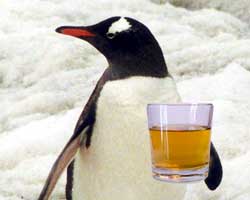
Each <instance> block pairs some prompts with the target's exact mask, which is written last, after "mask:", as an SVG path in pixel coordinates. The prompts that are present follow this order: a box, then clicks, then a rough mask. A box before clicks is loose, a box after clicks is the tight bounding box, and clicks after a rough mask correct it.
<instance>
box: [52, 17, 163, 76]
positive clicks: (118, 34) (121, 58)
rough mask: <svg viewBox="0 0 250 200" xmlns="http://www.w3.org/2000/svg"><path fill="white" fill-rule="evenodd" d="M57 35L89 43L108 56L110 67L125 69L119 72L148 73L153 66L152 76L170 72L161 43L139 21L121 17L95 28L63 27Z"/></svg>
mask: <svg viewBox="0 0 250 200" xmlns="http://www.w3.org/2000/svg"><path fill="white" fill-rule="evenodd" d="M56 32H58V33H62V34H65V35H70V36H74V37H77V38H79V39H82V40H85V41H87V42H89V43H90V44H91V45H93V46H94V47H95V48H96V49H97V50H99V51H100V52H101V53H102V54H103V55H104V56H105V57H106V59H107V61H108V62H109V66H110V67H113V68H114V69H118V68H122V69H119V71H123V72H125V71H127V72H126V73H128V71H131V70H132V71H133V72H136V73H137V74H138V73H139V74H144V71H145V70H146V71H147V70H149V69H147V68H148V67H150V66H151V69H150V71H151V74H152V72H153V74H154V73H156V74H157V76H162V75H163V74H166V73H167V67H166V64H165V61H164V58H163V54H162V51H161V49H160V47H159V44H158V42H157V41H156V39H155V38H154V36H153V35H152V33H151V32H150V30H149V29H148V28H147V27H146V26H145V25H144V24H142V23H140V22H139V21H137V20H135V19H132V18H129V17H119V16H117V17H111V18H108V19H106V20H104V21H102V22H100V23H97V24H95V25H91V26H61V27H58V28H57V29H56ZM140 65H143V68H144V69H142V68H141V67H140ZM156 66H159V67H161V68H162V70H163V71H162V70H161V72H160V71H159V70H157V68H159V67H156ZM154 67H155V69H154ZM154 71H156V72H154ZM147 73H149V74H150V72H147Z"/></svg>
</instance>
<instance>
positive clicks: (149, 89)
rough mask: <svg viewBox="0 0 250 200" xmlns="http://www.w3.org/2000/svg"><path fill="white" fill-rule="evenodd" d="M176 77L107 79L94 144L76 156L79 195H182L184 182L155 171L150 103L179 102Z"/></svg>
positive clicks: (91, 199)
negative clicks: (154, 175)
mask: <svg viewBox="0 0 250 200" xmlns="http://www.w3.org/2000/svg"><path fill="white" fill-rule="evenodd" d="M179 101H180V99H179V95H178V93H177V91H176V88H175V84H174V82H173V81H172V79H170V78H147V77H132V78H128V79H124V80H116V81H109V82H107V83H106V84H105V85H104V87H103V89H102V91H101V94H100V97H99V99H98V102H97V110H96V122H95V125H94V129H93V134H92V139H91V146H90V148H89V149H88V150H86V149H85V148H82V149H81V150H80V151H79V152H78V154H77V157H76V160H75V170H74V184H73V185H74V187H73V198H74V199H75V200H117V199H120V200H125V199H126V200H138V199H144V200H152V199H154V200H163V199H182V198H183V196H184V193H185V186H184V185H177V184H174V185H172V184H167V183H163V182H159V181H156V180H154V179H153V178H152V174H151V157H150V141H149V133H148V130H147V116H146V106H147V104H148V103H167V102H179Z"/></svg>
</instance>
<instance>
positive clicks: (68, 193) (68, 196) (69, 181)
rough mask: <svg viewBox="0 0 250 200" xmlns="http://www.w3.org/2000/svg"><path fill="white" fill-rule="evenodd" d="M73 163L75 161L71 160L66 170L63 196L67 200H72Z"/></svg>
mask: <svg viewBox="0 0 250 200" xmlns="http://www.w3.org/2000/svg"><path fill="white" fill-rule="evenodd" d="M74 161H75V160H73V161H72V162H71V163H70V164H69V166H68V168H67V183H66V188H65V194H66V199H67V200H72V189H73V173H74Z"/></svg>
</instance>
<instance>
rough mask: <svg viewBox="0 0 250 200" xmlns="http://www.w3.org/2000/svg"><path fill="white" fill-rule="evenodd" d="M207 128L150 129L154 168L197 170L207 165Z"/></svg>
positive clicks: (208, 132) (208, 136) (208, 147)
mask: <svg viewBox="0 0 250 200" xmlns="http://www.w3.org/2000/svg"><path fill="white" fill-rule="evenodd" d="M210 135H211V131H210V129H209V128H206V127H202V126H190V125H188V126H185V125H172V126H168V127H165V128H163V130H161V129H160V128H159V127H153V128H152V129H150V136H151V149H152V160H153V166H154V167H155V168H167V169H172V170H185V169H199V168H202V167H204V166H206V165H207V164H208V161H209V155H210V153H209V152H210Z"/></svg>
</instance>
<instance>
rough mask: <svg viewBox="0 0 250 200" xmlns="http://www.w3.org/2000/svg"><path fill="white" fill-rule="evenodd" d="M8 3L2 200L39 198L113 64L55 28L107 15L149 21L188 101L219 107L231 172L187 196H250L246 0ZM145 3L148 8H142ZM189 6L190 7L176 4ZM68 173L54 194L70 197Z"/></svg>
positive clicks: (0, 121) (2, 38) (216, 132)
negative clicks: (90, 98) (217, 184)
mask: <svg viewBox="0 0 250 200" xmlns="http://www.w3.org/2000/svg"><path fill="white" fill-rule="evenodd" d="M169 2H170V3H173V5H172V4H170V3H168V2H167V1H159V0H158V1H157V0H152V1H150V0H130V1H122V0H117V1H111V0H101V1H100V0H99V1H97V0H92V1H84V2H83V1H82V0H76V1H74V3H72V2H70V1H66V0H61V1H58V0H52V1H42V0H34V1H28V0H23V1H17V0H9V1H1V2H0V6H1V12H0V22H1V23H0V43H1V46H0V105H1V113H0V176H1V179H0V199H4V200H5V199H9V200H20V199H28V200H29V199H35V198H36V197H37V195H38V194H39V192H40V190H41V188H42V185H43V183H44V180H45V178H46V177H47V175H48V172H49V170H50V167H51V165H52V163H53V162H54V160H55V158H56V157H57V155H58V153H59V152H60V150H61V149H62V147H63V146H64V144H65V143H66V141H67V139H68V138H69V137H70V135H71V134H72V131H73V128H74V125H75V122H76V120H77V117H78V116H79V114H80V112H81V109H82V106H83V105H84V104H85V102H86V101H87V98H88V96H89V95H90V93H91V91H92V89H93V88H94V86H95V83H96V81H97V79H98V77H99V76H100V75H101V73H102V72H103V70H104V68H105V66H107V63H106V60H105V58H104V57H103V56H102V55H101V54H100V53H99V52H98V51H97V50H95V49H94V48H93V47H91V46H90V45H89V44H87V43H84V42H83V41H82V40H79V39H74V38H72V37H65V36H63V35H60V34H57V33H56V32H55V31H54V30H55V29H56V28H57V27H59V26H62V25H80V26H81V25H83V26H84V25H91V24H95V23H97V22H100V21H102V20H103V19H106V18H108V17H110V16H120V15H122V16H128V17H132V18H136V19H138V20H139V21H141V22H142V23H144V24H146V25H147V26H148V27H149V28H150V30H151V31H152V33H153V34H154V35H155V36H156V38H157V40H158V41H159V43H160V45H161V47H162V50H163V52H164V56H165V58H166V62H167V64H168V68H169V71H170V72H171V74H172V75H173V77H174V78H175V79H176V81H177V86H178V89H179V92H180V94H181V96H182V98H183V100H184V101H185V102H191V101H192V102H212V103H213V104H214V105H215V112H214V115H215V116H214V123H213V135H212V139H213V141H214V144H215V145H216V147H217V149H218V152H219V154H220V156H221V158H222V164H223V167H224V177H223V182H222V184H221V186H220V187H219V188H218V189H217V190H216V191H213V192H212V191H209V190H208V189H207V188H206V187H205V184H204V183H196V184H190V185H189V186H188V189H187V193H186V197H185V200H190V199H192V200H196V199H197V200H199V199H204V200H226V199H227V200H248V199H250V192H249V191H250V183H249V180H248V177H249V176H250V170H249V169H250V168H249V165H250V150H249V147H248V144H249V142H250V134H249V132H250V128H249V126H248V124H249V123H250V117H249V116H250V101H249V96H250V92H249V91H250V90H249V87H250V72H249V70H250V56H249V55H250V34H249V33H250V31H249V25H250V23H249V18H250V14H249V5H250V4H249V2H248V1H244V0H240V2H242V3H238V2H239V1H232V0H231V1H230V3H228V2H229V1H228V0H211V1H208V0H198V1H197V0H196V1H194V0H185V1H182V0H179V1H177V0H170V1H169ZM142 5H143V6H142ZM177 5H178V6H183V7H177ZM64 178H65V177H63V178H62V179H61V180H60V181H59V184H58V186H57V188H56V190H55V192H54V193H53V199H60V198H61V199H63V197H64V195H63V194H64V183H65V179H64Z"/></svg>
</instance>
